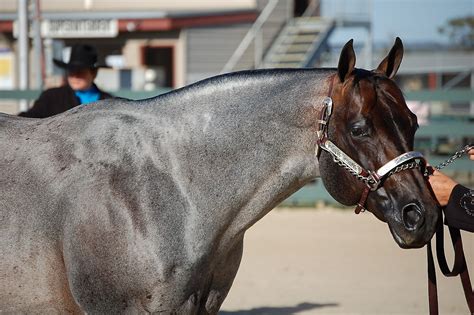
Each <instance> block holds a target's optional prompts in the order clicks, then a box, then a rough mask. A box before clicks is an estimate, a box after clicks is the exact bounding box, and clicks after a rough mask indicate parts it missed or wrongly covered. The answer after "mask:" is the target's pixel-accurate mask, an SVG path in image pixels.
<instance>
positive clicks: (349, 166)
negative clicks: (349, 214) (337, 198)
mask: <svg viewBox="0 0 474 315" xmlns="http://www.w3.org/2000/svg"><path fill="white" fill-rule="evenodd" d="M323 104H324V107H323V109H322V111H321V119H319V120H318V124H319V128H318V130H317V132H316V134H317V140H316V144H317V147H316V155H317V156H319V153H320V150H321V149H322V150H324V151H326V152H328V153H329V154H331V156H332V157H333V160H334V162H335V163H336V164H337V165H339V166H341V167H343V168H345V169H346V170H347V171H349V173H350V174H351V175H353V176H354V177H355V178H357V179H358V180H360V181H362V182H363V183H364V184H365V185H366V188H365V189H364V191H363V192H362V195H361V198H360V200H359V202H358V203H357V206H356V208H355V213H360V212H361V211H365V210H366V209H365V202H366V200H367V196H368V195H369V192H370V191H375V190H377V189H379V188H380V187H382V186H383V182H384V181H385V180H386V179H387V178H388V177H390V176H391V175H393V174H396V173H398V172H401V171H404V170H409V169H414V168H419V169H421V170H422V172H423V175H424V176H427V174H426V173H425V172H424V169H425V168H426V160H425V158H424V157H423V154H421V153H420V152H417V151H410V152H406V153H403V154H401V155H399V156H397V157H396V158H394V159H392V160H390V161H388V162H387V163H385V164H384V165H383V166H382V167H380V168H379V169H378V170H376V171H371V170H367V169H365V168H363V167H362V166H361V165H360V164H358V163H357V162H356V161H354V160H353V159H351V157H350V156H348V155H347V154H346V153H344V151H342V150H341V149H339V147H338V146H337V145H335V144H334V143H333V142H332V141H331V140H329V139H328V133H327V129H328V124H329V118H330V117H331V114H332V106H333V103H332V99H331V98H330V97H326V98H325V99H324V101H323Z"/></svg>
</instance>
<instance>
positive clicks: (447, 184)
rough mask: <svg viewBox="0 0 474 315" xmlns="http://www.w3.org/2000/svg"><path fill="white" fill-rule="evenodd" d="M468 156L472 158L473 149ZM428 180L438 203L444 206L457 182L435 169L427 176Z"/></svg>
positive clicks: (473, 155) (473, 154)
mask: <svg viewBox="0 0 474 315" xmlns="http://www.w3.org/2000/svg"><path fill="white" fill-rule="evenodd" d="M471 151H472V154H471ZM469 156H470V158H471V159H473V160H474V149H473V150H470V151H469ZM428 181H429V182H430V185H431V189H433V192H434V194H435V196H436V199H437V200H438V203H439V204H440V206H441V207H445V206H446V205H447V204H448V201H449V197H450V196H451V192H452V191H453V189H454V187H455V186H456V185H457V184H458V183H457V182H455V181H454V180H453V179H451V178H450V177H449V176H446V175H445V174H443V173H441V172H440V171H437V170H434V172H433V175H431V176H430V177H428Z"/></svg>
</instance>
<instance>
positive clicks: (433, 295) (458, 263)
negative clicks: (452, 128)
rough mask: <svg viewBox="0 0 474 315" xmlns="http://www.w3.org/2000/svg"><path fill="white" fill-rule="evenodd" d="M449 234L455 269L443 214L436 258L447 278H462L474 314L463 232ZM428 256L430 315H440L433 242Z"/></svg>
mask: <svg viewBox="0 0 474 315" xmlns="http://www.w3.org/2000/svg"><path fill="white" fill-rule="evenodd" d="M473 148H474V145H472V144H470V145H467V146H465V147H464V148H463V149H461V150H459V151H457V152H456V153H455V154H454V155H453V156H452V157H451V158H449V159H448V160H446V161H445V162H443V163H440V164H439V165H437V166H435V167H434V169H436V170H441V169H443V168H445V167H446V166H447V165H449V164H451V163H452V162H454V161H455V160H456V159H458V158H460V157H461V156H462V155H463V154H465V153H467V152H468V151H469V150H470V149H473ZM430 173H431V174H432V170H431V171H429V170H428V173H425V174H426V175H427V176H428V175H431V174H430ZM449 234H450V236H451V242H452V244H453V247H454V263H453V268H452V269H450V268H449V267H448V263H447V262H446V256H445V253H444V227H443V214H442V212H441V216H440V218H439V220H438V223H437V229H436V256H437V258H438V265H439V268H440V269H441V272H442V273H443V275H445V276H446V277H455V276H457V275H459V277H460V278H461V283H462V287H463V290H464V296H465V298H466V303H467V306H468V308H469V312H470V313H471V314H474V291H473V290H472V286H471V279H470V278H469V271H468V269H467V263H466V258H465V256H464V250H463V247H462V238H461V232H460V231H459V229H457V228H452V227H449ZM426 249H427V256H428V297H429V310H430V315H438V313H439V310H438V292H437V287H436V270H435V265H434V259H433V252H432V250H431V241H430V242H429V243H428V244H427V247H426Z"/></svg>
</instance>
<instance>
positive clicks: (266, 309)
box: [220, 209, 474, 315]
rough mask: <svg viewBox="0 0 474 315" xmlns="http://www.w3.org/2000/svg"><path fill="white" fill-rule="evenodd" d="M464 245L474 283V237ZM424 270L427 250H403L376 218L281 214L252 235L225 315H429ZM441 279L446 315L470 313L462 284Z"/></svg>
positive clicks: (280, 211) (341, 212)
mask: <svg viewBox="0 0 474 315" xmlns="http://www.w3.org/2000/svg"><path fill="white" fill-rule="evenodd" d="M446 233H447V231H446ZM447 242H449V243H447ZM447 242H445V244H446V248H447V251H448V253H447V255H448V258H451V257H452V255H450V254H451V248H452V247H451V246H450V241H447ZM463 242H464V250H465V252H466V257H467V261H468V264H469V266H470V267H469V268H470V271H471V279H472V278H474V234H472V233H463ZM448 245H449V246H448ZM433 246H434V242H433ZM451 261H452V260H450V261H449V262H450V263H451ZM426 268H427V267H426V249H425V248H423V249H414V250H413V249H412V250H403V249H401V248H399V247H398V245H396V243H395V242H394V240H393V239H392V236H391V234H390V232H389V230H388V226H387V225H386V224H385V223H382V222H380V221H378V220H377V219H376V218H375V217H374V216H373V215H371V214H370V213H363V214H360V215H355V214H354V213H353V212H352V211H348V210H345V211H344V210H337V209H323V210H314V209H298V210H295V209H291V210H290V209H276V210H273V211H272V212H270V213H269V214H268V215H267V216H265V217H264V218H263V219H262V220H260V221H259V222H257V224H256V225H254V226H253V227H252V228H251V229H250V230H249V231H248V232H247V233H246V237H245V244H244V255H243V258H242V263H241V266H240V269H239V271H238V274H237V277H236V279H235V281H234V285H233V287H232V288H231V290H230V292H229V295H228V296H227V299H226V301H225V302H224V304H223V306H222V309H221V312H220V314H223V315H241V314H252V315H256V314H276V315H283V314H301V315H303V314H306V315H309V314H428V295H427V294H428V293H427V271H426ZM437 278H438V296H439V304H440V305H439V307H440V314H468V313H469V311H468V309H467V306H466V304H465V301H464V295H463V291H462V287H461V282H460V280H459V278H444V277H442V275H440V274H439V273H438V277H437Z"/></svg>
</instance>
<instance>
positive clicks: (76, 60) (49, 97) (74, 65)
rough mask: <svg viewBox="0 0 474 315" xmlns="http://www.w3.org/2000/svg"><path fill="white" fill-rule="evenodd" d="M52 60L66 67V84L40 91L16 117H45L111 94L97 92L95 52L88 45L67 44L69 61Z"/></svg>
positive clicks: (108, 96)
mask: <svg viewBox="0 0 474 315" xmlns="http://www.w3.org/2000/svg"><path fill="white" fill-rule="evenodd" d="M53 62H54V63H55V64H56V65H57V66H58V67H61V68H63V69H65V70H66V79H67V84H66V85H64V86H61V87H58V88H52V89H48V90H46V91H44V92H43V93H41V95H40V97H39V98H38V99H37V100H36V101H35V103H34V104H33V107H32V108H30V109H29V110H28V111H26V112H22V113H20V114H19V116H23V117H33V118H45V117H49V116H53V115H56V114H59V113H62V112H64V111H67V110H68V109H71V108H73V107H75V106H78V105H81V104H87V103H91V102H95V101H98V100H102V99H106V98H111V97H112V95H110V94H108V93H106V92H103V91H101V90H100V89H99V88H98V87H97V86H96V85H95V84H94V80H95V78H96V76H97V71H98V68H99V67H101V65H99V64H98V63H97V52H96V50H95V48H94V47H92V46H90V45H79V44H78V45H74V46H72V47H71V57H70V59H69V62H68V63H66V62H63V61H61V60H57V59H53Z"/></svg>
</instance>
